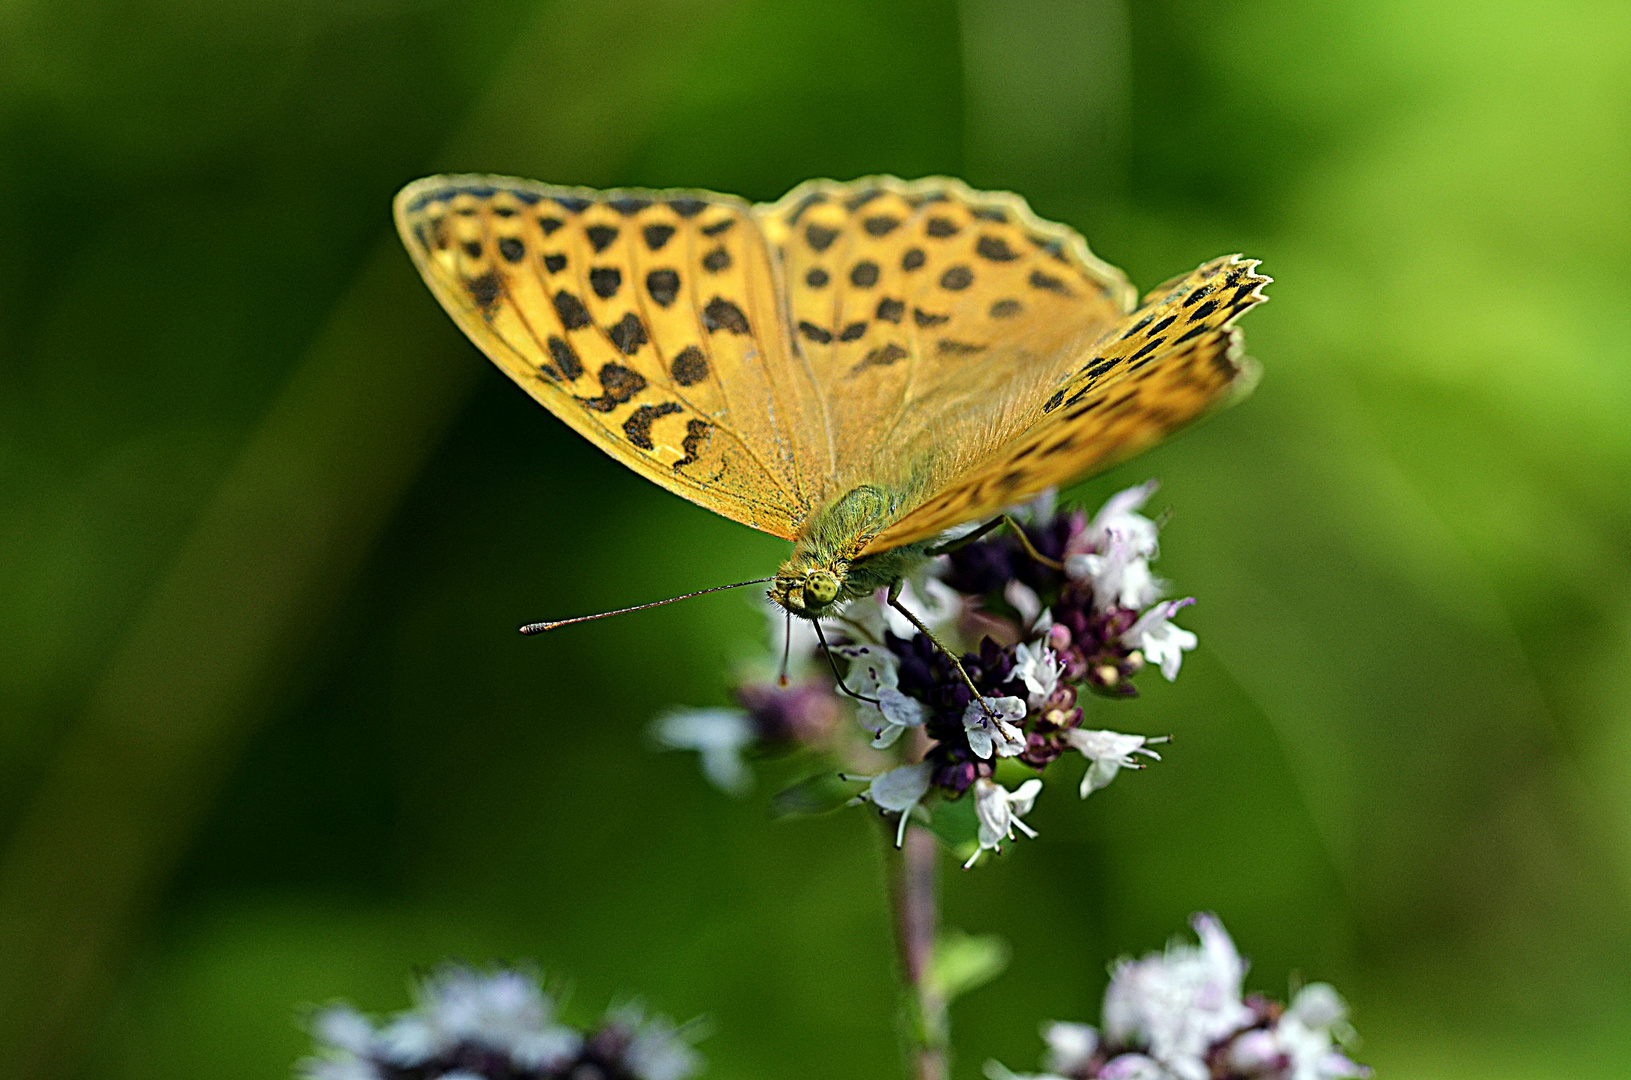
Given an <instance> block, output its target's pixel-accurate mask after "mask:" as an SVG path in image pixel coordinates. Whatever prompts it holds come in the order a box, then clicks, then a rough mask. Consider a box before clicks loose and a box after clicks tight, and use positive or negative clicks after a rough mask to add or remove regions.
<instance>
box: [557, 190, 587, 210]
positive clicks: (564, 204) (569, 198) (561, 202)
mask: <svg viewBox="0 0 1631 1080" xmlns="http://www.w3.org/2000/svg"><path fill="white" fill-rule="evenodd" d="M555 205H556V206H559V207H560V208H561V209H562V210H565V211H566V212H567V213H569V214H581V213H583V212H584V211H585V210H587V209H589V207H590V206H591V205H592V204H591V203H590V201H589V200H588V199H580V198H578V197H576V196H574V195H557V196H555Z"/></svg>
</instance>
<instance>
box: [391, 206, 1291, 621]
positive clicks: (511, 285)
mask: <svg viewBox="0 0 1631 1080" xmlns="http://www.w3.org/2000/svg"><path fill="white" fill-rule="evenodd" d="M395 216H396V223H397V227H398V229H399V231H400V232H401V235H402V239H403V241H404V243H405V244H406V245H407V249H408V251H409V253H410V254H411V255H412V257H413V261H414V263H415V264H416V265H417V266H418V268H419V271H420V273H421V274H422V275H423V276H424V278H425V281H426V282H427V283H428V284H429V286H430V288H431V291H432V292H433V293H435V295H436V297H437V299H438V300H440V301H441V303H442V305H443V306H444V307H445V308H446V309H447V310H448V312H449V313H450V314H452V316H453V318H454V320H455V321H456V322H457V323H458V324H459V326H460V327H462V328H463V329H464V331H465V333H466V334H468V335H469V336H470V338H471V339H472V340H473V341H474V342H475V343H476V344H477V345H478V346H479V347H480V348H481V349H482V351H483V352H485V353H486V354H487V355H488V356H489V357H491V358H492V360H493V362H494V363H496V364H497V365H498V366H499V367H500V368H502V369H503V370H504V372H505V373H506V374H507V375H509V376H510V378H512V379H514V380H515V381H516V383H518V384H519V385H520V386H521V387H522V388H523V389H525V390H526V391H527V392H528V393H529V394H531V395H532V396H533V397H534V398H536V399H537V400H538V401H539V402H541V403H542V404H543V405H544V406H545V407H546V408H548V409H549V410H550V411H551V412H553V413H554V414H555V415H556V416H557V417H559V418H560V419H561V420H563V421H565V422H566V423H567V424H568V425H569V426H571V427H572V428H574V429H575V430H577V431H578V432H579V433H580V434H582V435H583V436H585V437H586V438H588V439H589V440H590V441H592V442H593V443H595V444H596V445H597V446H599V447H600V448H601V449H603V450H605V451H606V452H607V453H608V454H610V455H611V456H612V457H614V458H616V459H617V460H618V461H621V462H623V464H625V465H627V466H629V468H631V469H633V470H634V471H635V472H637V473H639V474H640V475H641V476H644V477H645V478H646V479H648V480H651V481H652V482H654V483H656V484H658V485H660V486H661V487H664V488H666V489H668V490H669V491H672V492H674V493H676V494H678V495H681V496H683V497H685V498H687V499H690V500H691V501H693V502H695V503H698V504H700V505H702V506H705V507H707V508H708V509H710V510H713V511H714V512H716V513H718V514H721V515H723V516H725V517H727V518H730V519H732V520H734V521H739V522H742V523H743V524H745V525H749V526H751V527H753V528H755V529H759V530H761V531H762V532H766V533H770V534H771V535H773V536H779V537H782V538H783V539H786V540H791V541H792V542H793V545H794V546H793V551H792V554H791V555H790V557H789V558H788V559H787V561H786V562H784V563H783V564H782V566H781V568H780V569H779V570H778V571H777V572H776V575H775V577H774V578H766V579H763V580H764V581H766V582H770V584H771V587H770V590H769V593H770V597H771V599H772V600H774V601H775V602H776V603H778V604H780V605H781V606H782V607H783V608H785V609H786V610H787V612H789V613H790V614H791V615H793V616H798V617H800V618H804V619H810V620H819V619H821V618H823V617H825V616H827V615H830V614H832V613H834V612H835V610H836V609H837V608H838V607H839V606H840V605H842V604H844V603H845V602H847V601H849V600H853V599H856V598H859V597H861V596H866V595H871V594H872V593H874V592H875V591H876V590H878V589H881V588H887V589H889V590H890V593H889V595H890V599H891V601H895V600H896V597H897V595H898V590H899V587H900V583H901V581H902V580H903V578H904V577H905V576H906V575H907V574H908V573H909V572H910V571H912V570H913V569H914V568H915V567H917V566H919V565H921V564H922V562H923V561H924V560H925V559H927V558H928V557H929V556H930V555H931V554H932V553H933V552H935V551H937V550H940V549H939V548H937V547H936V546H935V544H936V538H938V537H941V535H942V534H943V533H946V531H947V530H948V529H951V528H953V527H955V526H960V525H964V524H966V523H969V522H973V521H977V520H979V519H981V518H992V520H991V521H990V522H988V523H987V524H988V525H993V524H996V523H997V522H998V521H1000V520H1001V519H999V518H993V517H992V515H996V514H999V513H1000V512H1001V510H1002V508H1003V507H1006V506H1010V505H1012V504H1014V503H1017V502H1020V501H1022V500H1024V499H1026V498H1028V497H1030V496H1032V495H1035V494H1036V493H1038V492H1040V491H1042V490H1044V489H1046V488H1049V487H1053V486H1056V485H1061V484H1064V483H1067V482H1069V481H1072V480H1075V479H1077V478H1079V477H1082V476H1084V475H1086V474H1088V473H1091V472H1093V471H1095V470H1099V469H1102V468H1105V467H1108V466H1109V465H1111V464H1113V463H1115V462H1117V461H1119V460H1121V459H1123V458H1126V457H1128V456H1129V455H1131V454H1134V453H1136V452H1138V451H1139V450H1141V449H1143V448H1145V447H1147V446H1149V445H1151V444H1152V443H1155V442H1156V441H1158V440H1160V439H1162V438H1163V437H1165V436H1166V435H1168V434H1170V433H1171V432H1173V431H1175V430H1176V429H1178V428H1180V427H1182V426H1184V425H1185V424H1188V423H1189V422H1190V421H1192V420H1195V419H1196V418H1198V417H1200V416H1201V415H1203V414H1205V413H1207V412H1208V411H1210V410H1211V409H1212V408H1214V407H1215V406H1217V405H1219V404H1221V403H1224V402H1226V401H1228V400H1230V399H1231V398H1233V397H1236V396H1238V395H1239V394H1240V393H1241V392H1242V391H1243V390H1244V389H1247V388H1249V386H1250V385H1251V383H1252V381H1253V379H1254V377H1255V375H1254V372H1255V366H1254V365H1253V364H1252V363H1251V362H1250V361H1249V360H1248V359H1247V358H1246V357H1245V356H1244V354H1243V352H1242V342H1241V337H1240V333H1239V331H1238V329H1236V328H1235V327H1234V325H1233V324H1234V322H1235V320H1236V319H1237V318H1239V316H1240V315H1241V313H1242V312H1244V311H1246V310H1247V309H1248V308H1250V307H1252V306H1254V305H1256V304H1258V303H1260V302H1261V301H1262V300H1264V299H1265V297H1264V296H1263V292H1262V288H1263V286H1264V285H1265V284H1266V283H1267V282H1268V281H1269V280H1270V279H1269V278H1267V277H1264V276H1262V275H1260V274H1258V273H1256V267H1257V265H1258V264H1257V262H1256V261H1255V260H1245V259H1242V258H1241V257H1239V256H1224V257H1222V258H1217V259H1213V260H1212V261H1210V262H1208V263H1205V264H1204V265H1202V266H1201V267H1200V268H1199V269H1197V270H1195V271H1194V272H1193V273H1190V274H1186V275H1184V276H1182V277H1178V278H1174V279H1173V280H1172V281H1169V282H1167V283H1166V284H1164V285H1161V286H1159V287H1158V288H1156V289H1154V290H1153V291H1152V292H1150V293H1149V294H1148V295H1147V296H1145V298H1144V302H1143V304H1142V306H1139V305H1138V302H1137V293H1136V292H1135V290H1134V289H1133V287H1132V286H1131V285H1130V284H1129V283H1128V281H1127V279H1126V277H1125V276H1124V275H1123V274H1122V273H1121V271H1119V270H1117V269H1115V268H1114V267H1112V266H1109V265H1108V264H1106V263H1104V262H1101V261H1100V260H1099V259H1098V258H1097V257H1095V256H1094V255H1093V254H1092V253H1091V252H1090V251H1089V250H1088V247H1087V244H1086V242H1085V241H1084V240H1083V239H1082V238H1081V237H1080V236H1079V235H1078V234H1077V233H1075V232H1074V231H1072V230H1071V229H1069V228H1066V227H1065V226H1062V225H1057V224H1053V223H1051V222H1047V221H1043V220H1041V219H1040V218H1038V217H1036V216H1035V215H1034V214H1033V213H1032V212H1031V210H1030V208H1029V206H1027V205H1026V203H1025V201H1024V200H1023V199H1021V198H1020V197H1018V196H1017V195H1012V194H1008V193H1002V192H978V191H974V190H971V189H970V188H968V187H967V186H966V185H964V184H963V183H962V182H960V181H958V180H953V179H946V178H930V179H923V180H915V181H902V180H897V179H895V178H893V177H886V176H884V177H869V178H866V179H861V180H855V181H852V182H849V183H838V182H834V181H830V180H813V181H809V182H807V183H804V184H801V185H799V186H798V187H796V188H794V189H793V190H792V191H790V192H788V194H787V195H785V196H784V197H783V198H781V199H780V200H778V201H776V202H774V203H769V204H757V205H756V204H752V203H749V202H747V201H746V200H743V199H740V198H736V197H734V196H729V195H719V194H714V193H711V192H705V191H644V190H622V191H607V192H600V191H592V190H588V189H583V188H570V187H554V186H550V185H546V184H540V183H535V182H533V181H530V180H517V179H510V178H506V177H497V176H433V177H429V178H426V179H423V180H419V181H416V182H414V183H412V184H409V185H408V186H407V187H406V188H404V189H403V190H402V191H401V193H400V194H398V195H397V197H396V203H395ZM709 591H711V590H709ZM902 610H903V611H904V610H905V609H904V608H902ZM907 615H908V616H909V617H911V618H912V619H913V621H914V622H916V621H917V620H916V618H915V616H912V615H911V613H910V612H907ZM568 621H576V620H568ZM547 625H558V624H535V625H534V627H529V628H527V629H534V628H544V627H546V626H547ZM918 625H919V626H920V627H921V628H922V629H924V631H925V633H927V628H926V627H922V624H921V623H919V624H918ZM819 626H820V623H819V621H818V622H817V627H818V629H819Z"/></svg>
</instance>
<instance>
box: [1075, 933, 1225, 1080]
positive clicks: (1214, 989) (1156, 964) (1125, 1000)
mask: <svg viewBox="0 0 1631 1080" xmlns="http://www.w3.org/2000/svg"><path fill="white" fill-rule="evenodd" d="M1192 925H1193V926H1194V927H1195V932H1196V933H1197V934H1199V935H1200V939H1201V943H1200V946H1199V947H1196V946H1193V945H1189V944H1186V943H1183V942H1178V941H1174V942H1173V943H1172V944H1170V945H1168V946H1167V949H1166V952H1164V953H1151V954H1150V955H1148V956H1146V957H1145V958H1144V959H1142V960H1122V961H1120V962H1119V963H1118V964H1116V966H1115V968H1114V969H1113V971H1112V972H1111V977H1110V988H1109V990H1107V991H1106V992H1105V995H1104V1032H1105V1036H1106V1037H1107V1038H1109V1039H1111V1040H1112V1041H1114V1042H1116V1043H1120V1044H1122V1045H1132V1046H1145V1047H1148V1054H1149V1056H1150V1057H1152V1058H1154V1059H1155V1060H1156V1061H1158V1062H1160V1063H1161V1065H1162V1066H1163V1067H1164V1068H1165V1069H1167V1070H1168V1071H1169V1072H1171V1073H1172V1074H1173V1075H1174V1076H1176V1077H1178V1078H1179V1080H1207V1078H1208V1077H1210V1075H1211V1070H1210V1069H1208V1068H1207V1065H1206V1062H1205V1057H1206V1052H1207V1050H1208V1049H1209V1048H1210V1047H1211V1046H1212V1045H1213V1044H1214V1043H1216V1042H1218V1041H1219V1040H1221V1039H1225V1038H1227V1037H1228V1036H1230V1035H1233V1034H1234V1033H1235V1032H1237V1031H1239V1030H1240V1029H1241V1028H1243V1027H1245V1026H1246V1025H1248V1024H1250V1023H1252V1021H1253V1014H1252V1011H1251V1009H1249V1008H1247V1007H1246V1005H1245V1003H1244V1002H1242V1001H1241V983H1242V982H1243V981H1244V979H1245V977H1246V963H1245V961H1244V960H1242V959H1241V958H1240V954H1239V953H1238V952H1236V951H1235V946H1234V942H1233V941H1231V940H1229V935H1228V933H1227V932H1226V931H1225V930H1224V929H1223V925H1222V924H1221V923H1219V922H1218V920H1217V918H1216V917H1215V916H1211V915H1197V916H1195V918H1194V919H1193V920H1192Z"/></svg>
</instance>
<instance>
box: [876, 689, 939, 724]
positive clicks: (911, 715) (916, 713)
mask: <svg viewBox="0 0 1631 1080" xmlns="http://www.w3.org/2000/svg"><path fill="white" fill-rule="evenodd" d="M878 708H879V711H880V712H882V713H883V716H884V719H885V720H887V721H889V722H890V723H891V724H895V725H897V726H899V727H903V728H909V727H917V726H918V725H920V724H922V723H923V722H924V721H925V720H927V719H928V718H929V710H928V708H927V707H926V706H925V705H924V704H923V702H921V701H919V700H918V699H917V698H914V697H908V696H907V695H906V694H903V693H901V692H900V691H899V690H897V689H895V688H894V687H893V686H885V687H883V688H882V689H880V690H879V691H878Z"/></svg>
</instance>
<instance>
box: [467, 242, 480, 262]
mask: <svg viewBox="0 0 1631 1080" xmlns="http://www.w3.org/2000/svg"><path fill="white" fill-rule="evenodd" d="M464 253H465V254H466V255H468V256H470V257H471V258H472V259H479V258H481V241H480V240H466V241H465V242H464Z"/></svg>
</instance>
